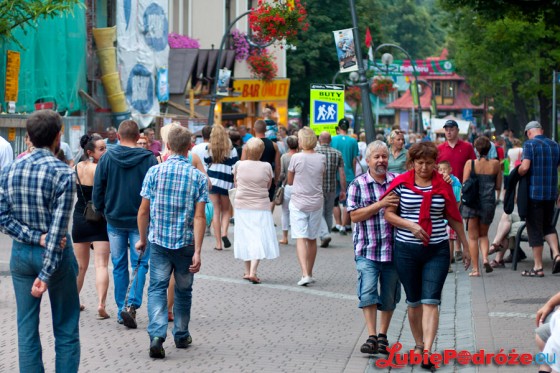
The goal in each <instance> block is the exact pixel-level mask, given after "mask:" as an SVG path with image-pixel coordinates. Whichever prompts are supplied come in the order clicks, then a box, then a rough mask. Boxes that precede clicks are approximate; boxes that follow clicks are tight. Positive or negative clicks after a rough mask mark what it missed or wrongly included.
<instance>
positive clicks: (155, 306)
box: [148, 243, 194, 341]
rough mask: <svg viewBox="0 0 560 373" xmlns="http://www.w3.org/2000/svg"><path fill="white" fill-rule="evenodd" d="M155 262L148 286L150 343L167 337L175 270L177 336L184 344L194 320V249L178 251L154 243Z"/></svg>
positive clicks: (174, 328)
mask: <svg viewBox="0 0 560 373" xmlns="http://www.w3.org/2000/svg"><path fill="white" fill-rule="evenodd" d="M149 246H151V248H150V249H151V250H152V259H151V265H150V286H149V287H148V317H149V320H150V321H149V324H148V334H149V335H150V340H152V339H154V338H155V337H160V338H163V339H164V340H165V338H166V337H167V324H168V320H167V311H168V310H167V287H168V286H169V279H170V277H171V271H173V272H174V274H175V304H174V305H173V314H174V317H175V321H174V327H173V337H174V339H175V341H183V340H185V339H186V338H187V337H188V336H189V335H190V333H189V321H190V320H191V303H192V284H193V280H194V274H193V273H191V272H189V266H190V265H191V264H192V257H193V255H194V246H192V245H191V246H185V247H182V248H180V249H177V250H171V249H166V248H165V247H162V246H159V245H156V244H154V243H150V244H149Z"/></svg>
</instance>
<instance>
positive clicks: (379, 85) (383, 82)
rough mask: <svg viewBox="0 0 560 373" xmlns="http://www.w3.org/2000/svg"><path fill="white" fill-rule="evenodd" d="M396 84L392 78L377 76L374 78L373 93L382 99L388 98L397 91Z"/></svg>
mask: <svg viewBox="0 0 560 373" xmlns="http://www.w3.org/2000/svg"><path fill="white" fill-rule="evenodd" d="M395 89H396V88H395V87H394V82H393V79H391V78H386V77H383V76H379V75H378V76H376V77H374V78H373V83H372V84H371V91H372V92H373V93H374V94H375V95H376V96H379V97H381V98H384V97H387V96H388V95H389V94H390V93H392V92H394V91H395Z"/></svg>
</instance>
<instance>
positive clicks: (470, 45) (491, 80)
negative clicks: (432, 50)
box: [440, 0, 560, 132]
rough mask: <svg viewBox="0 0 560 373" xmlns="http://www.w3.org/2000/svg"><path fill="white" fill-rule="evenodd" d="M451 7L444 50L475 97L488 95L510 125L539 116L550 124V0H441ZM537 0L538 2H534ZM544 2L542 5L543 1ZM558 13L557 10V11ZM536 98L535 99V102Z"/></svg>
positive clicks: (553, 60)
mask: <svg viewBox="0 0 560 373" xmlns="http://www.w3.org/2000/svg"><path fill="white" fill-rule="evenodd" d="M440 3H441V5H442V6H443V7H444V8H445V9H448V10H450V11H451V10H452V11H453V12H452V13H450V16H449V18H448V22H449V25H450V26H451V31H450V41H449V50H450V57H451V58H453V59H454V60H455V64H456V66H457V70H458V72H459V73H460V74H461V75H464V76H465V77H466V78H467V81H468V83H469V85H470V86H471V88H472V89H473V91H474V93H475V97H479V98H480V99H481V100H482V99H483V98H489V99H490V105H491V106H492V107H493V108H494V114H495V116H496V117H498V118H500V117H501V118H507V119H508V121H509V125H510V128H511V127H513V128H517V129H518V132H519V130H520V128H521V127H522V126H523V125H524V123H526V121H528V120H531V119H534V118H540V121H541V123H542V124H543V125H544V126H545V129H546V126H549V123H550V120H549V119H548V118H549V113H550V106H551V100H550V98H551V89H552V85H551V79H550V77H551V75H552V70H553V69H555V68H556V69H558V67H559V65H560V47H559V46H560V27H559V26H558V25H557V21H556V20H555V21H554V22H550V21H548V19H547V18H548V17H549V16H550V14H552V13H554V12H558V10H557V9H553V7H552V6H550V4H551V2H548V1H547V2H546V4H544V2H542V1H539V0H536V1H534V2H531V3H532V4H533V5H532V6H535V7H536V9H532V6H531V7H526V4H525V3H527V2H515V4H511V3H510V2H505V1H486V0H440ZM537 3H542V4H541V5H543V6H542V7H540V8H539V7H538V4H537ZM545 5H546V6H545ZM558 15H560V13H559V14H558ZM535 103H538V105H535Z"/></svg>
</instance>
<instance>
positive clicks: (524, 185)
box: [504, 166, 529, 220]
mask: <svg viewBox="0 0 560 373" xmlns="http://www.w3.org/2000/svg"><path fill="white" fill-rule="evenodd" d="M518 184H519V185H518ZM516 188H517V212H518V214H519V217H520V218H521V219H522V220H525V218H526V217H527V209H528V206H529V174H526V175H525V176H521V175H519V166H517V167H515V168H514V169H513V170H512V171H511V172H510V173H509V182H508V185H507V190H506V195H505V196H504V212H505V213H506V214H508V215H509V214H511V213H512V212H513V209H514V208H515V189H516Z"/></svg>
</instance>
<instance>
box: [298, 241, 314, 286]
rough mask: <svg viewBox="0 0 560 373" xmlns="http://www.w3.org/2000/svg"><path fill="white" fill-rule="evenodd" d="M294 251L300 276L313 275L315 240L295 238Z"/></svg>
mask: <svg viewBox="0 0 560 373" xmlns="http://www.w3.org/2000/svg"><path fill="white" fill-rule="evenodd" d="M296 251H297V256H298V261H299V265H300V267H301V275H302V277H313V266H314V265H315V258H316V257H317V240H316V239H314V240H310V239H307V238H298V239H296Z"/></svg>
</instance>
